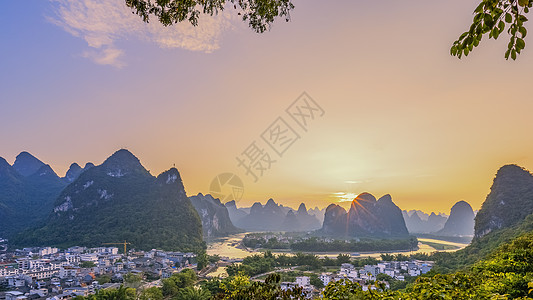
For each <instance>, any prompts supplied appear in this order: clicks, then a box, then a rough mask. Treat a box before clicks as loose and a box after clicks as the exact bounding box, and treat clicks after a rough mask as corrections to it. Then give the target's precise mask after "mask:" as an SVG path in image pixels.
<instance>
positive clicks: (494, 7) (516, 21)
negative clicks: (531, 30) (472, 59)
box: [450, 0, 533, 60]
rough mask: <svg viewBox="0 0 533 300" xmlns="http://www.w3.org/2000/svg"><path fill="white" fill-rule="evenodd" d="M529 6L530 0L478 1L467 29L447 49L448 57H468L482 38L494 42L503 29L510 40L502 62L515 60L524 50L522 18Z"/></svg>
mask: <svg viewBox="0 0 533 300" xmlns="http://www.w3.org/2000/svg"><path fill="white" fill-rule="evenodd" d="M532 6H533V1H531V0H482V1H481V3H480V4H479V5H478V6H477V7H476V9H475V10H474V20H473V21H472V25H471V26H470V29H469V30H468V31H466V32H464V33H463V34H462V35H461V36H460V37H459V39H457V41H455V42H454V43H453V45H452V48H451V49H450V53H451V54H452V55H454V56H457V57H458V58H461V57H462V56H463V55H464V56H468V54H469V53H470V52H472V50H473V49H474V48H475V47H477V46H478V45H479V43H480V42H481V40H482V38H483V36H485V35H488V37H489V39H497V38H498V37H499V36H500V34H502V33H503V32H504V30H505V29H506V28H507V33H508V35H509V36H510V38H509V44H508V45H507V51H506V52H505V58H506V59H509V57H511V59H513V60H515V59H516V56H517V55H518V54H520V52H521V51H522V50H523V49H524V48H525V47H526V42H525V41H524V38H525V37H526V35H527V29H526V28H525V27H524V23H525V22H526V21H527V18H526V16H525V14H527V13H529V10H530V9H531V7H532Z"/></svg>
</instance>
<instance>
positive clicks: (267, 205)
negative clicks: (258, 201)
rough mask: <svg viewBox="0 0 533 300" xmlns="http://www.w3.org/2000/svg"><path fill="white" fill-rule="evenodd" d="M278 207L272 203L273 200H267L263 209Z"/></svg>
mask: <svg viewBox="0 0 533 300" xmlns="http://www.w3.org/2000/svg"><path fill="white" fill-rule="evenodd" d="M273 206H276V207H277V206H278V204H277V203H276V202H275V201H274V199H272V198H270V199H268V201H267V203H266V204H265V207H273Z"/></svg>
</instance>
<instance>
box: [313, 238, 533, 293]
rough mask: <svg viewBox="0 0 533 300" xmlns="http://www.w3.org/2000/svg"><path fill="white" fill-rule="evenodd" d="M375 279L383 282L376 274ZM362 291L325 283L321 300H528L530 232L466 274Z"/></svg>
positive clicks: (532, 260)
mask: <svg viewBox="0 0 533 300" xmlns="http://www.w3.org/2000/svg"><path fill="white" fill-rule="evenodd" d="M379 277H380V278H377V279H378V280H387V279H389V278H385V276H382V275H381V274H380V276H379ZM375 287H376V290H374V291H372V290H369V291H365V292H363V291H362V290H361V289H360V287H359V286H358V285H357V284H354V283H351V282H349V281H343V280H341V281H338V282H334V283H330V284H328V286H326V289H325V291H324V293H323V295H324V298H325V299H420V300H425V299H427V300H430V299H517V298H520V299H530V298H527V297H530V296H533V293H532V292H533V233H528V234H525V235H523V236H521V237H519V238H516V239H514V240H513V241H512V242H510V243H506V244H504V245H502V246H501V247H499V248H498V250H497V251H495V252H493V253H492V254H491V255H490V256H489V257H488V258H487V259H485V260H482V261H480V262H478V263H476V264H475V265H474V267H473V268H472V269H471V270H469V271H468V272H457V273H453V274H434V273H433V274H426V275H425V276H420V277H418V278H417V279H416V281H415V282H414V283H412V284H407V285H406V287H405V289H404V290H396V291H395V290H394V289H395V288H393V286H392V284H391V288H392V289H393V290H384V289H383V287H382V286H379V285H377V286H375Z"/></svg>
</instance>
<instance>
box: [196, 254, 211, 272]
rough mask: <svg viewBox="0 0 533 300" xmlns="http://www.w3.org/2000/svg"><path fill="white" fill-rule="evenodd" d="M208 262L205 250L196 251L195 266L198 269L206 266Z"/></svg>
mask: <svg viewBox="0 0 533 300" xmlns="http://www.w3.org/2000/svg"><path fill="white" fill-rule="evenodd" d="M208 263H209V258H208V255H207V253H206V252H205V250H203V249H202V250H201V251H198V252H197V253H196V267H197V269H198V270H201V269H203V268H205V267H207V265H208Z"/></svg>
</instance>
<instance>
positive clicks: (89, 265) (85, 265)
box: [80, 261, 96, 268]
mask: <svg viewBox="0 0 533 300" xmlns="http://www.w3.org/2000/svg"><path fill="white" fill-rule="evenodd" d="M93 267H96V264H95V263H94V262H93V261H82V262H81V263H80V268H93Z"/></svg>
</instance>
